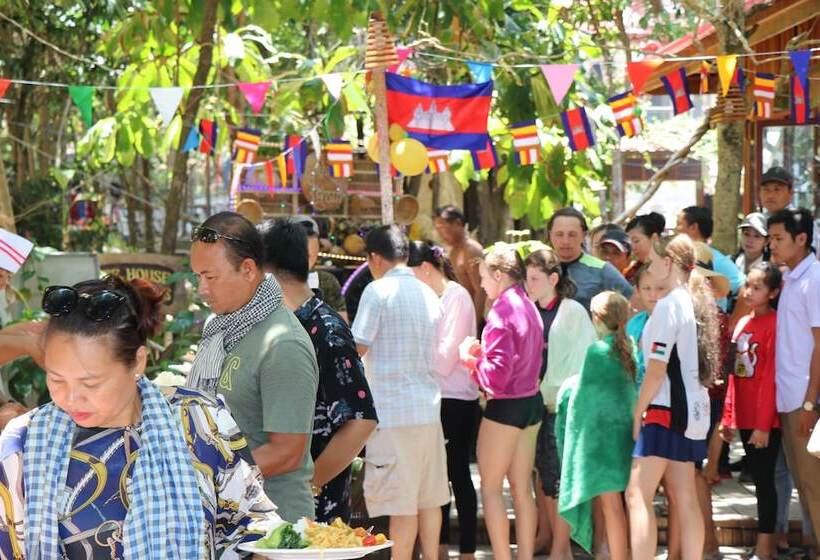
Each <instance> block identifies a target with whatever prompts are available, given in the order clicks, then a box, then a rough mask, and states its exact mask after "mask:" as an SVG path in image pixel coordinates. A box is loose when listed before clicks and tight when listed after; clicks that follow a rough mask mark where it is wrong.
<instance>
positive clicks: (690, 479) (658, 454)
mask: <svg viewBox="0 0 820 560" xmlns="http://www.w3.org/2000/svg"><path fill="white" fill-rule="evenodd" d="M694 269H695V248H694V245H693V244H692V240H691V239H689V237H688V236H686V235H678V236H676V237H674V238H673V239H671V240H669V239H666V240H662V241H660V242H658V243H656V244H655V245H654V246H653V250H652V252H651V254H650V265H649V273H650V274H651V275H652V277H653V279H654V280H655V281H657V282H658V283H659V284H660V285H661V286H663V287H664V288H666V289H668V290H669V293H668V294H667V295H666V296H665V297H664V298H662V299H661V300H660V301H658V303H657V304H656V306H655V309H654V311H653V312H652V315H651V316H650V318H649V320H648V321H647V323H646V327H645V329H644V332H643V336H642V340H641V344H642V347H643V354H644V360H645V362H646V373H645V377H644V381H643V384H642V385H641V391H640V396H639V398H638V403H637V405H636V407H635V412H634V428H633V436H634V438H635V441H636V443H635V450H634V452H633V463H632V472H631V475H630V481H629V487H628V488H627V502H628V505H629V516H630V522H631V523H630V525H631V527H630V528H631V537H632V554H633V557H634V558H654V554H655V549H656V545H657V526H656V523H655V515H654V511H653V507H652V499H653V497H654V496H655V492H656V491H657V489H658V485H659V483H660V481H661V478H663V479H664V484H665V486H666V488H667V490H668V491H669V492H670V493H672V494H674V495H675V497H676V500H675V503H674V506H673V507H675V509H676V513H677V515H678V519H680V525H681V532H682V534H684V535H686V539H684V542H683V546H682V560H699V559H700V558H701V555H702V553H703V538H704V537H703V519H702V518H701V514H700V508H699V506H698V501H697V493H696V490H695V463H694V462H695V461H701V460H703V459H704V458H705V457H706V432H707V430H708V429H709V412H710V409H709V394H708V392H707V390H706V387H705V386H704V384H705V383H706V384H708V382H709V379H710V378H711V372H710V371H709V368H705V369H704V370H703V371H704V373H703V377H704V379H701V373H700V372H701V368H699V362H698V326H697V321H696V318H695V308H694V305H693V297H692V294H690V291H689V279H690V275H691V273H692V271H693V270H694ZM701 284H702V283H701Z"/></svg>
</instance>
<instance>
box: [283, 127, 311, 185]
mask: <svg viewBox="0 0 820 560" xmlns="http://www.w3.org/2000/svg"><path fill="white" fill-rule="evenodd" d="M282 151H283V152H285V163H286V165H287V173H288V174H289V175H292V176H293V180H294V184H295V185H297V186H298V185H299V178H300V177H301V176H302V175H304V173H305V159H306V158H307V153H308V151H307V143H306V142H305V139H304V138H302V137H301V136H296V135H288V136H286V137H285V146H284V149H283V150H282Z"/></svg>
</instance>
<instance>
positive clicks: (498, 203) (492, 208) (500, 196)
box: [478, 169, 510, 246]
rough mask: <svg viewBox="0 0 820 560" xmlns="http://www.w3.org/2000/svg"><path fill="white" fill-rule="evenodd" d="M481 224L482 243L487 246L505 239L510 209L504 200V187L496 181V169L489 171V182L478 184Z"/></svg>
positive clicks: (480, 235)
mask: <svg viewBox="0 0 820 560" xmlns="http://www.w3.org/2000/svg"><path fill="white" fill-rule="evenodd" d="M478 200H479V208H480V209H481V225H480V226H479V227H480V229H479V237H480V241H481V244H482V245H484V246H487V245H489V244H492V243H494V242H496V241H498V240H499V239H504V231H505V230H506V229H507V224H508V223H509V221H510V211H509V207H508V206H507V204H506V202H504V187H502V186H501V185H499V184H498V182H497V181H496V173H495V169H491V170H490V172H489V173H487V184H486V185H484V184H483V183H479V185H478Z"/></svg>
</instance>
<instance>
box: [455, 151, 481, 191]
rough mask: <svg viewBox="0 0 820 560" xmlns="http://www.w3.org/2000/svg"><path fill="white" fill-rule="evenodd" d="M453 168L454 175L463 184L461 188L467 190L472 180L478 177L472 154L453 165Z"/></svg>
mask: <svg viewBox="0 0 820 560" xmlns="http://www.w3.org/2000/svg"><path fill="white" fill-rule="evenodd" d="M451 169H453V176H454V177H455V178H456V180H457V181H458V182H459V184H460V185H461V190H467V189H468V188H469V187H470V181H472V180H475V178H476V172H475V166H474V165H473V158H472V157H470V156H466V157H463V158H461V161H459V162H458V163H457V164H456V165H454V166H452V167H451Z"/></svg>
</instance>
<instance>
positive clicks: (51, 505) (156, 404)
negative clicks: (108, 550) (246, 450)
mask: <svg viewBox="0 0 820 560" xmlns="http://www.w3.org/2000/svg"><path fill="white" fill-rule="evenodd" d="M137 387H138V389H139V394H140V398H141V399H142V436H141V444H140V448H139V452H138V453H139V454H138V457H137V461H136V464H135V465H134V472H133V476H132V479H131V491H130V492H129V497H130V499H131V503H130V506H129V508H128V514H127V515H126V517H125V522H124V523H123V531H122V532H123V535H122V538H123V553H124V557H125V558H127V559H129V560H130V559H133V560H137V559H140V560H141V559H145V558H151V559H152V560H191V559H194V558H200V557H201V556H202V552H201V551H202V547H203V544H204V543H203V535H204V529H205V514H204V510H203V508H202V498H201V495H200V493H199V488H198V486H197V478H196V471H195V470H194V467H193V461H192V460H191V454H190V451H189V450H188V446H187V444H186V443H185V436H184V434H183V432H182V425H181V423H180V421H179V418H178V417H177V416H176V414H175V411H174V410H173V409H172V407H171V405H170V404H169V403H168V401H167V400H166V398H165V397H164V396H163V395H162V393H161V392H160V390H159V389H158V388H157V387H156V386H155V385H154V384H153V383H151V382H150V381H148V380H147V379H145V378H144V377H143V378H140V380H139V381H138V382H137ZM76 427H77V425H76V424H75V423H74V421H73V420H72V419H71V417H70V416H69V415H68V414H66V413H65V412H64V411H63V410H61V409H60V408H58V407H57V406H55V405H54V404H53V403H51V404H47V405H45V406H43V407H42V408H40V409H39V410H38V411H36V412H35V413H34V415H33V417H32V419H31V423H30V425H29V428H28V434H27V437H26V443H25V448H24V451H23V457H24V459H23V482H24V485H25V492H26V500H25V511H26V558H27V559H28V560H54V558H62V554H61V553H60V552H59V551H60V534H59V526H58V519H59V517H60V515H61V514H62V513H63V512H64V511H65V508H66V503H65V502H66V498H67V493H66V490H65V488H66V477H67V475H68V463H69V457H70V454H71V445H72V443H73V439H74V431H75V428H76Z"/></svg>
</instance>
